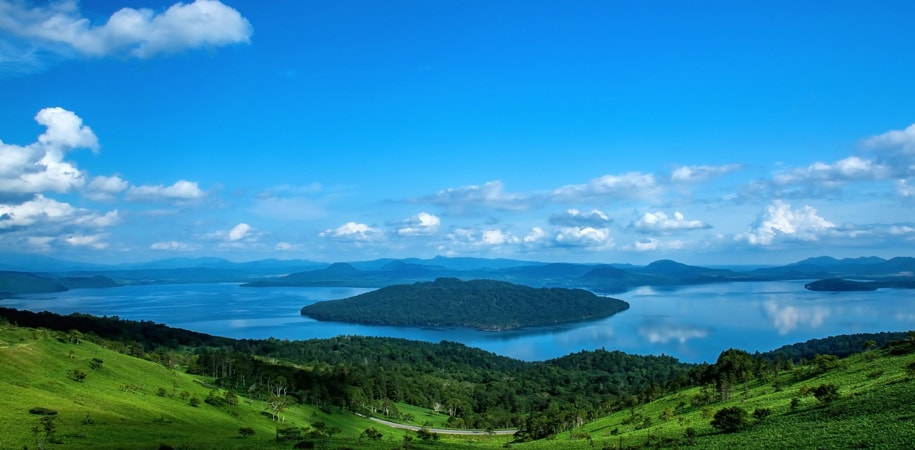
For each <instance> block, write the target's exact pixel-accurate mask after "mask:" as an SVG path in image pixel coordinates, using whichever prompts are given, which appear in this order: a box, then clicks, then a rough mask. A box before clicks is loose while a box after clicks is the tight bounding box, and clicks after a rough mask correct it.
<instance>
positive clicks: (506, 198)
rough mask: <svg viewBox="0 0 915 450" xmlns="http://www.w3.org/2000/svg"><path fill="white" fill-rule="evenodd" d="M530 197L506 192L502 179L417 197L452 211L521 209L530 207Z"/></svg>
mask: <svg viewBox="0 0 915 450" xmlns="http://www.w3.org/2000/svg"><path fill="white" fill-rule="evenodd" d="M528 200H529V199H528V197H526V196H524V195H521V194H512V193H508V192H505V187H504V186H503V185H502V182H501V181H498V180H496V181H489V182H487V183H485V184H483V185H482V186H478V185H471V186H462V187H459V188H448V189H446V190H444V191H439V192H437V193H436V194H435V195H433V196H429V197H424V198H420V199H417V200H415V201H417V202H427V203H432V204H435V205H440V206H443V207H445V208H448V209H449V210H452V211H464V210H467V209H473V208H480V207H484V208H492V209H499V210H507V211H519V210H524V209H527V208H528V207H529V205H528Z"/></svg>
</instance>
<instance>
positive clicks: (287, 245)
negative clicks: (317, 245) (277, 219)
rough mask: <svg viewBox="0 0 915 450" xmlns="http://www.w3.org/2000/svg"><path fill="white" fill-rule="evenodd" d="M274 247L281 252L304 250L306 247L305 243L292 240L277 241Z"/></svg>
mask: <svg viewBox="0 0 915 450" xmlns="http://www.w3.org/2000/svg"><path fill="white" fill-rule="evenodd" d="M274 248H275V249H276V250H279V251H281V252H293V251H302V250H305V249H306V247H305V246H304V245H302V244H293V243H292V242H277V243H276V246H275V247H274Z"/></svg>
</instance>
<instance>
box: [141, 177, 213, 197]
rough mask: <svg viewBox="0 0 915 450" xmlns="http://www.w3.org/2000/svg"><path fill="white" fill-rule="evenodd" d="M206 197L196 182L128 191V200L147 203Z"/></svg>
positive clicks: (181, 181)
mask: <svg viewBox="0 0 915 450" xmlns="http://www.w3.org/2000/svg"><path fill="white" fill-rule="evenodd" d="M205 195H206V193H205V192H203V191H202V190H200V188H199V187H198V186H197V183H196V182H191V181H186V180H180V181H177V182H175V184H173V185H171V186H164V185H161V184H160V185H156V186H132V187H131V188H130V189H129V190H128V191H127V199H128V200H131V201H147V202H160V201H165V202H187V201H193V200H199V199H201V198H203V197H204V196H205Z"/></svg>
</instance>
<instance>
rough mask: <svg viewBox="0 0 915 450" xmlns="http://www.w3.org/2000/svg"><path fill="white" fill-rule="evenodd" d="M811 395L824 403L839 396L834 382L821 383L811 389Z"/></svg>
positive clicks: (830, 401)
mask: <svg viewBox="0 0 915 450" xmlns="http://www.w3.org/2000/svg"><path fill="white" fill-rule="evenodd" d="M813 396H814V397H816V399H817V400H819V401H821V402H823V404H824V405H829V404H830V403H832V401H833V400H835V399H837V398H839V387H838V386H836V385H834V384H821V385H819V386H817V387H816V388H815V389H814V390H813Z"/></svg>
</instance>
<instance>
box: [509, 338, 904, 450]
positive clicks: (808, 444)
mask: <svg viewBox="0 0 915 450" xmlns="http://www.w3.org/2000/svg"><path fill="white" fill-rule="evenodd" d="M912 364H915V353H910V354H906V355H898V356H894V355H891V354H890V352H889V351H888V350H874V351H871V352H868V353H863V354H857V355H854V356H851V357H849V358H846V359H843V360H840V363H839V365H838V366H837V367H835V368H833V369H830V370H828V371H826V372H825V373H821V374H819V375H816V376H812V377H810V376H809V373H811V372H812V371H814V370H815V369H813V368H812V367H806V366H802V367H798V368H795V369H793V370H792V371H783V372H781V373H780V374H779V375H778V377H777V380H778V381H777V382H776V378H774V377H772V378H770V379H769V380H768V381H767V382H761V381H751V382H750V383H749V384H746V385H744V384H741V383H739V384H738V385H735V386H734V392H733V393H732V395H731V398H730V399H729V400H727V401H713V402H710V403H706V401H705V400H704V399H703V398H702V397H703V396H702V395H701V394H702V390H701V389H700V388H698V387H694V388H689V389H685V390H682V391H679V392H675V393H673V394H671V395H667V396H664V397H662V398H659V399H657V400H655V401H652V402H650V403H647V404H642V405H635V406H632V407H630V408H628V409H625V410H623V411H619V412H617V413H615V414H612V415H610V416H607V417H604V418H601V419H599V420H596V421H593V422H590V423H586V424H584V425H583V426H581V427H577V428H575V429H574V430H572V431H570V432H564V433H561V434H557V435H553V436H552V437H551V438H548V439H544V440H540V441H534V442H529V443H524V444H513V447H514V448H524V449H527V448H530V449H544V448H548V449H560V448H561V449H575V448H580V449H589V448H614V449H615V448H696V449H734V448H767V449H780V448H781V449H797V448H816V449H832V448H835V449H847V448H873V449H877V448H915V433H913V431H912V430H915V407H913V405H915V379H913V376H912V375H911V373H908V371H907V370H906V367H907V366H910V365H912ZM823 384H833V385H836V386H838V388H839V389H838V393H839V398H838V399H836V400H834V401H832V402H831V403H830V404H828V405H827V404H825V403H823V402H822V401H820V400H818V399H817V398H815V396H814V395H813V394H812V390H813V389H815V388H816V387H818V386H820V385H823ZM776 386H777V387H776ZM795 398H796V399H797V404H796V406H795V407H792V406H791V404H792V401H793V399H795ZM734 406H737V407H740V408H743V409H744V410H746V411H747V412H748V413H749V422H750V423H749V425H748V428H746V429H743V430H741V431H737V432H733V433H724V432H721V431H719V430H717V429H716V428H714V427H712V426H711V425H710V422H711V420H712V418H713V417H714V414H715V413H716V412H717V411H719V410H721V409H723V408H728V407H734ZM757 409H769V410H770V412H771V414H770V415H769V416H768V417H767V418H765V419H764V420H762V421H757V420H754V419H753V416H752V413H753V412H754V411H755V410H757ZM687 429H692V430H693V432H694V433H695V436H694V437H693V438H692V439H690V438H688V432H687Z"/></svg>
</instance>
